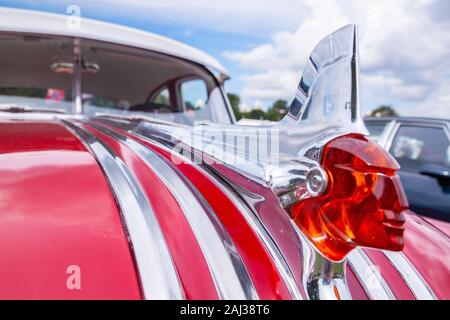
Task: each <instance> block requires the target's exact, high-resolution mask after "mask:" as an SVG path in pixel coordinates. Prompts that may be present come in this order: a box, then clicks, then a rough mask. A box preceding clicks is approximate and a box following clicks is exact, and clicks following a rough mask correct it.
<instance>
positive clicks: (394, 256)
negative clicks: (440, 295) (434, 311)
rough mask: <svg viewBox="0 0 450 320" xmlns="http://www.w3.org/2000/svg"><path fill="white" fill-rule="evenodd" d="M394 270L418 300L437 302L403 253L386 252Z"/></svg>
mask: <svg viewBox="0 0 450 320" xmlns="http://www.w3.org/2000/svg"><path fill="white" fill-rule="evenodd" d="M384 254H385V255H386V257H387V258H388V259H389V261H390V262H391V264H392V265H393V266H394V268H395V269H396V270H397V271H398V273H399V274H400V276H401V277H402V278H403V280H404V281H405V283H406V285H407V286H408V288H409V289H411V291H412V293H413V294H414V296H415V297H416V298H417V299H418V300H436V299H437V297H436V295H435V294H434V292H433V290H431V288H430V287H429V286H428V283H427V282H426V281H425V280H424V279H423V278H422V276H421V275H420V273H419V272H418V271H417V269H416V268H415V267H414V266H413V265H412V264H411V262H410V261H409V259H408V258H407V257H406V256H405V254H404V253H403V252H389V251H384Z"/></svg>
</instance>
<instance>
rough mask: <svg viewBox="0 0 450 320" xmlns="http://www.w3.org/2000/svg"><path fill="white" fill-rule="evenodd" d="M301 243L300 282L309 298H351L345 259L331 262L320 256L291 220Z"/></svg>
mask: <svg viewBox="0 0 450 320" xmlns="http://www.w3.org/2000/svg"><path fill="white" fill-rule="evenodd" d="M292 227H293V228H294V230H295V231H296V234H297V236H298V239H299V242H300V243H301V245H302V259H303V267H302V272H303V274H302V282H303V288H304V289H305V291H306V292H305V293H306V294H307V296H308V298H309V299H311V300H352V295H351V293H350V288H349V287H348V283H347V277H346V266H347V262H346V260H344V261H342V262H333V261H330V260H328V259H327V258H325V257H324V256H322V255H321V254H320V253H319V252H318V251H317V250H316V249H315V248H314V247H313V245H312V244H311V243H310V242H309V241H308V239H306V237H305V236H304V235H303V233H302V232H301V231H300V229H299V228H298V227H297V226H296V225H295V223H294V222H292Z"/></svg>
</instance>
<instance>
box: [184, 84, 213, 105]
mask: <svg viewBox="0 0 450 320" xmlns="http://www.w3.org/2000/svg"><path fill="white" fill-rule="evenodd" d="M181 98H182V102H183V107H184V109H185V110H186V111H196V110H200V109H202V108H203V107H204V106H205V105H206V102H207V100H208V89H207V88H206V84H205V82H204V81H203V80H200V79H195V80H187V81H184V82H182V83H181Z"/></svg>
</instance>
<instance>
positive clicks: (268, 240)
mask: <svg viewBox="0 0 450 320" xmlns="http://www.w3.org/2000/svg"><path fill="white" fill-rule="evenodd" d="M130 133H132V134H134V135H136V136H137V137H139V138H141V139H143V140H146V141H148V142H150V143H152V144H154V145H156V146H158V147H159V148H162V149H164V150H165V151H168V152H170V153H171V154H174V155H176V156H178V157H180V158H182V159H183V162H186V163H189V164H190V165H192V166H195V168H196V169H197V170H198V171H200V172H201V173H202V174H204V175H205V176H206V177H207V178H208V179H209V180H210V181H212V182H213V183H214V184H215V185H216V186H217V187H218V188H219V189H220V190H221V191H222V192H223V193H225V195H226V196H227V197H228V198H229V199H230V200H231V201H232V202H233V203H234V204H235V205H236V207H237V208H238V209H239V211H240V212H241V213H242V215H243V217H244V218H245V220H246V221H247V223H248V224H249V225H250V227H251V229H252V230H253V231H254V232H255V234H256V235H257V237H258V239H260V241H261V243H262V244H263V245H264V247H265V248H266V249H267V251H268V253H269V255H270V257H271V258H272V261H273V262H274V263H275V265H276V266H277V269H278V272H280V276H281V278H282V279H283V280H284V282H285V284H286V286H287V288H288V290H289V293H290V295H291V297H292V299H294V300H302V299H303V297H302V295H301V293H300V290H299V288H298V285H297V283H296V281H295V278H294V275H293V274H292V271H291V269H290V268H289V266H288V264H287V262H286V260H285V259H284V257H283V254H282V253H281V251H280V249H279V248H278V246H277V245H276V244H275V242H274V241H273V239H272V237H271V236H270V235H269V232H268V231H267V229H266V228H265V227H264V225H263V223H262V221H261V220H260V219H259V218H258V217H257V216H256V215H255V214H254V213H253V212H252V211H251V210H250V209H249V208H248V207H247V206H246V205H245V204H244V203H243V201H242V200H240V199H239V198H238V196H237V195H235V194H233V192H232V191H231V190H230V189H229V188H226V187H225V186H224V185H223V184H222V183H220V182H219V181H217V179H216V178H214V177H213V176H212V175H211V174H210V173H209V172H207V171H206V170H205V169H203V168H202V167H201V166H199V165H195V164H194V163H193V161H191V159H189V158H188V157H185V156H183V155H182V154H180V153H178V152H175V151H174V150H173V149H171V148H169V147H167V146H166V145H165V144H163V143H161V142H159V141H157V140H154V139H151V138H150V137H148V136H144V135H142V134H141V133H139V132H137V131H134V130H130Z"/></svg>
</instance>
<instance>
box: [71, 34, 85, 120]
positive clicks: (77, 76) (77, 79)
mask: <svg viewBox="0 0 450 320" xmlns="http://www.w3.org/2000/svg"><path fill="white" fill-rule="evenodd" d="M72 46H73V75H72V90H73V111H74V113H75V114H82V113H83V99H82V97H81V95H82V88H81V86H82V81H81V73H82V71H81V63H82V61H81V60H82V59H83V57H82V53H81V39H80V38H74V39H73V42H72Z"/></svg>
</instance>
